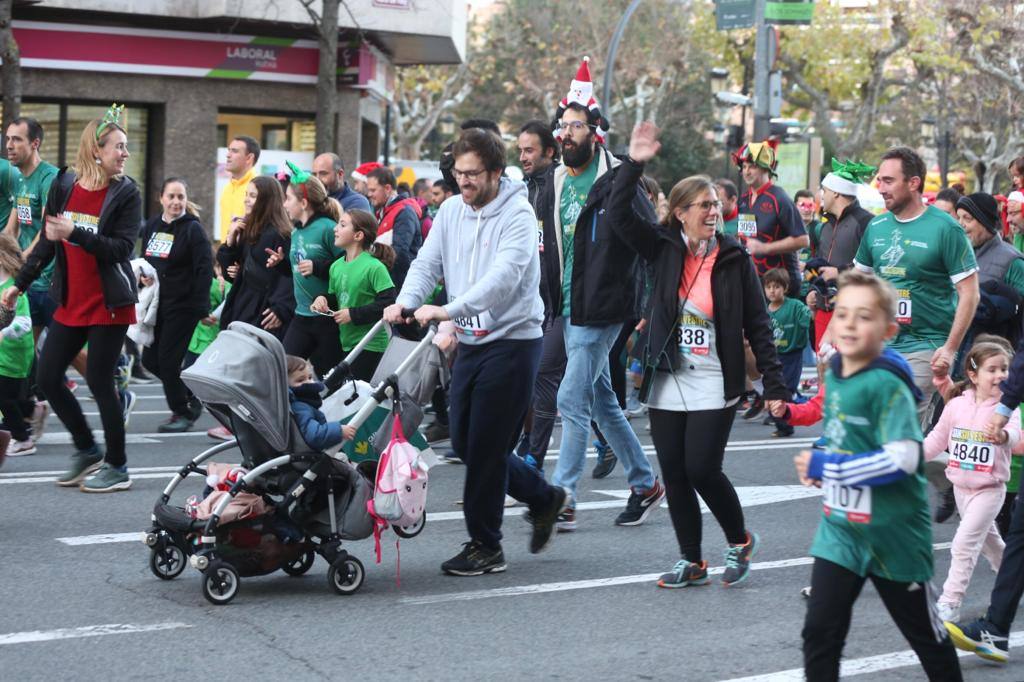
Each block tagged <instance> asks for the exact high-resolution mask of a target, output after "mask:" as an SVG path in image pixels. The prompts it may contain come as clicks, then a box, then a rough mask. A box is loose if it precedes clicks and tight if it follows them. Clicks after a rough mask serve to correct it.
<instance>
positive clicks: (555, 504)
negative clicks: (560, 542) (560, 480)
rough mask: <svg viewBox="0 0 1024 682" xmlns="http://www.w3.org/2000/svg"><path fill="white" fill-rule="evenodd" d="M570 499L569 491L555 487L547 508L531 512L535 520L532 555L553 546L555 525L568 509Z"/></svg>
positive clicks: (531, 516) (531, 541) (531, 537)
mask: <svg viewBox="0 0 1024 682" xmlns="http://www.w3.org/2000/svg"><path fill="white" fill-rule="evenodd" d="M570 499H571V498H570V497H569V491H568V490H567V489H565V488H563V487H561V486H555V489H554V493H553V494H552V496H551V502H550V503H549V504H548V506H547V507H546V508H544V509H531V510H530V518H531V519H533V534H532V535H531V536H530V554H537V553H538V552H542V551H543V550H545V549H547V548H548V546H550V545H551V539H552V538H553V537H555V524H556V523H557V522H558V516H559V514H561V513H562V512H564V511H565V510H566V509H567V508H568V506H569V501H570Z"/></svg>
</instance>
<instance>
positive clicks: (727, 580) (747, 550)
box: [722, 531, 760, 587]
mask: <svg viewBox="0 0 1024 682" xmlns="http://www.w3.org/2000/svg"><path fill="white" fill-rule="evenodd" d="M759 544H760V538H758V537H757V533H751V532H749V531H748V532H747V541H746V542H744V543H743V544H742V545H729V549H727V550H726V551H725V572H724V573H723V574H722V584H723V585H725V586H726V587H729V586H730V585H735V584H736V583H741V582H743V581H744V580H746V579H747V576H748V575H750V560H751V559H753V558H754V553H755V552H757V548H758V545H759Z"/></svg>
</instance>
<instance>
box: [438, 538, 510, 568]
mask: <svg viewBox="0 0 1024 682" xmlns="http://www.w3.org/2000/svg"><path fill="white" fill-rule="evenodd" d="M506 568H508V564H506V563H505V553H504V552H502V551H501V547H498V548H497V549H491V548H490V547H486V546H484V545H483V544H482V543H480V542H477V541H476V540H470V541H469V542H465V543H463V544H462V551H461V552H459V553H458V554H456V555H455V556H453V557H452V558H451V559H449V560H448V561H446V562H444V563H443V564H441V570H442V571H443V572H444V573H446V574H448V575H457V576H473V575H483V574H484V573H501V572H502V571H504V570H505V569H506Z"/></svg>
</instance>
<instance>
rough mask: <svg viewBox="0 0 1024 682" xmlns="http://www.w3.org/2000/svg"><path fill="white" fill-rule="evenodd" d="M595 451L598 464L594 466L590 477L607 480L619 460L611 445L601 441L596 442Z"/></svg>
mask: <svg viewBox="0 0 1024 682" xmlns="http://www.w3.org/2000/svg"><path fill="white" fill-rule="evenodd" d="M594 450H596V451H597V464H595V465H594V470H593V471H592V472H591V474H590V475H591V476H593V477H594V478H606V477H607V476H608V474H610V473H612V471H614V470H615V464H616V463H617V462H618V461H619V459H618V458H617V457H616V456H615V451H614V450H612V448H611V446H610V445H605V444H604V443H602V442H601V441H599V440H595V441H594Z"/></svg>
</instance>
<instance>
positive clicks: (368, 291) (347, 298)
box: [327, 251, 395, 353]
mask: <svg viewBox="0 0 1024 682" xmlns="http://www.w3.org/2000/svg"><path fill="white" fill-rule="evenodd" d="M328 280H329V285H328V288H327V291H328V293H331V294H334V295H335V296H337V298H338V310H341V309H342V308H358V307H359V306H364V305H367V304H369V303H373V300H374V299H375V298H377V294H379V293H380V292H382V291H387V290H388V289H393V288H394V286H395V283H394V282H393V281H391V275H390V274H389V273H388V269H387V267H385V265H384V264H383V263H381V262H380V261H379V260H377V259H376V258H374V257H373V256H372V255H371V254H369V253H368V252H366V251H364V252H362V253H361V254H359V255H358V256H356V257H355V258H354V259H353V260H352V261H346V260H345V259H344V258H339V259H338V260H336V261H334V265H332V266H331V272H330V276H329V277H328ZM371 327H373V325H372V324H352V323H351V322H350V323H349V324H343V325H341V327H339V330H340V335H341V348H342V350H344V351H346V352H347V351H350V350H352V349H353V348H355V347H356V344H358V343H359V341H360V340H361V339H362V338H363V337H364V336H366V333H367V332H368V331H370V328H371ZM387 347H388V335H387V332H385V331H383V330H381V332H380V333H379V334H377V336H375V337H374V338H373V340H372V341H370V343H369V344H368V345H367V346H366V349H367V350H372V351H375V352H377V353H383V352H384V351H385V350H386V349H387Z"/></svg>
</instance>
